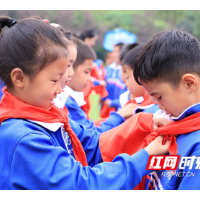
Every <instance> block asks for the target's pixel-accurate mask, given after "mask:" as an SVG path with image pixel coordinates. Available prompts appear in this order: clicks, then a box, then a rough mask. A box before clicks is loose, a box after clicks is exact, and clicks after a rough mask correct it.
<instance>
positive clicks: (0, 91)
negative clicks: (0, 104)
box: [0, 85, 4, 101]
mask: <svg viewBox="0 0 200 200" xmlns="http://www.w3.org/2000/svg"><path fill="white" fill-rule="evenodd" d="M3 87H4V85H2V86H1V85H0V101H1V97H2V96H3V92H2V88H3Z"/></svg>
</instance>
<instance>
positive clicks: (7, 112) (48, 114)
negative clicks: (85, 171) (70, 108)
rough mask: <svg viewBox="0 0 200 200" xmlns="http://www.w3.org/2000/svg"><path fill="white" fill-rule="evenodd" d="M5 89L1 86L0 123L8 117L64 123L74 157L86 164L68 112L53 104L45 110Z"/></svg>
mask: <svg viewBox="0 0 200 200" xmlns="http://www.w3.org/2000/svg"><path fill="white" fill-rule="evenodd" d="M6 89H7V87H4V88H3V93H4V94H3V96H2V99H1V102H0V124H1V123H2V122H3V121H4V120H6V119H10V118H21V119H28V120H36V121H41V122H47V123H56V122H61V123H64V128H65V131H66V132H67V133H68V135H69V137H70V139H71V143H72V146H73V153H74V156H75V159H76V160H77V161H80V162H81V164H82V165H83V166H88V164H87V158H86V155H85V152H84V150H83V147H82V145H81V143H80V141H79V139H78V138H77V136H76V134H75V133H74V132H73V130H72V129H71V126H70V124H69V120H68V113H66V112H65V110H62V109H59V108H57V107H56V106H55V105H53V106H52V107H51V109H50V110H45V109H43V108H40V107H36V106H33V105H30V104H26V103H24V102H22V101H20V100H19V99H17V98H16V97H15V96H13V95H12V94H11V93H9V92H7V90H6Z"/></svg>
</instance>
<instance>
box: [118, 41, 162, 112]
mask: <svg viewBox="0 0 200 200" xmlns="http://www.w3.org/2000/svg"><path fill="white" fill-rule="evenodd" d="M144 46H145V44H139V45H137V46H136V47H135V48H133V49H132V50H130V51H129V52H128V53H127V54H126V55H125V57H124V58H123V60H122V66H123V67H124V68H125V70H126V82H127V84H126V85H127V88H128V89H129V91H130V94H131V95H132V97H133V99H134V101H133V102H136V103H138V107H137V108H136V109H135V111H134V113H138V112H147V113H150V112H151V113H155V112H156V111H157V110H158V109H159V107H158V105H157V103H155V102H152V101H151V100H150V96H149V95H148V94H147V92H146V90H145V88H144V87H143V86H141V85H138V83H137V82H136V81H135V78H134V76H133V72H134V63H135V60H136V59H137V57H138V55H139V53H140V52H141V50H142V49H143V47H144ZM130 102H132V101H130Z"/></svg>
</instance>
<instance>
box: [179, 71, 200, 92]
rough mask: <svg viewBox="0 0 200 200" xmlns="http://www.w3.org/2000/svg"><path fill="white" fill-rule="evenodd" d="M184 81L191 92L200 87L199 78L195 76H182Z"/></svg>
mask: <svg viewBox="0 0 200 200" xmlns="http://www.w3.org/2000/svg"><path fill="white" fill-rule="evenodd" d="M182 81H183V83H184V84H185V87H186V88H187V89H189V90H190V91H191V92H193V91H194V90H196V88H197V86H198V78H197V77H196V76H195V75H193V74H184V75H183V76H182Z"/></svg>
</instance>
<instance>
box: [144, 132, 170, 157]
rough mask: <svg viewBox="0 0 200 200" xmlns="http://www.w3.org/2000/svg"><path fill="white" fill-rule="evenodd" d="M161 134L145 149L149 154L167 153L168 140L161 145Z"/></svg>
mask: <svg viewBox="0 0 200 200" xmlns="http://www.w3.org/2000/svg"><path fill="white" fill-rule="evenodd" d="M162 141H163V136H158V137H157V138H156V139H155V140H154V141H152V142H151V143H150V144H149V145H148V146H147V147H146V148H145V150H146V151H147V152H148V154H149V155H165V154H168V153H169V145H170V141H169V140H167V141H166V143H165V145H162Z"/></svg>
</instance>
